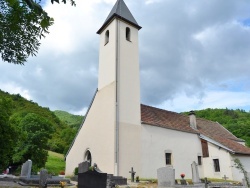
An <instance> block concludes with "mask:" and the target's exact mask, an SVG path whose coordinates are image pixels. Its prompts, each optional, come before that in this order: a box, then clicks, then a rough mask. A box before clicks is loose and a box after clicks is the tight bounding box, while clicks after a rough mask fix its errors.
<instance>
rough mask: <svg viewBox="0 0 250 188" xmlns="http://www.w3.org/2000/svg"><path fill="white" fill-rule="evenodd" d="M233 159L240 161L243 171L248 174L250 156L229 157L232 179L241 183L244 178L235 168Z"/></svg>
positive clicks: (249, 170)
mask: <svg viewBox="0 0 250 188" xmlns="http://www.w3.org/2000/svg"><path fill="white" fill-rule="evenodd" d="M235 158H238V159H239V160H240V161H241V163H242V165H243V167H244V169H245V170H246V171H247V172H250V156H249V155H231V161H232V174H233V179H234V180H236V181H242V179H243V177H244V176H243V173H242V172H240V170H239V169H237V168H236V167H235V164H234V162H233V160H234V159H235Z"/></svg>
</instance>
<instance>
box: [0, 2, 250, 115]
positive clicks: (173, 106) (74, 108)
mask: <svg viewBox="0 0 250 188" xmlns="http://www.w3.org/2000/svg"><path fill="white" fill-rule="evenodd" d="M75 1H76V4H77V5H76V7H72V6H70V5H69V3H68V4H67V5H64V4H62V3H61V4H59V5H58V4H54V5H52V4H51V3H50V1H49V0H48V1H47V0H46V1H44V2H43V7H44V9H45V10H46V11H47V12H48V13H49V15H50V16H51V17H53V18H54V20H55V23H54V25H53V26H52V27H51V28H50V33H49V34H48V35H47V36H46V38H44V39H42V41H41V47H40V49H39V52H38V54H37V56H35V57H30V58H29V59H28V61H27V62H26V63H25V65H24V66H21V65H14V64H9V63H6V62H2V61H1V60H0V89H1V90H3V91H7V92H9V93H12V94H17V93H20V94H21V95H22V96H23V97H25V98H26V99H28V100H32V101H34V102H37V103H38V104H39V105H41V106H43V107H49V108H50V109H51V110H64V111H68V112H70V113H73V114H80V115H84V114H85V112H86V110H87V108H88V106H89V104H90V102H91V99H92V97H93V95H94V93H95V90H96V88H97V79H98V61H99V57H98V56H99V35H98V34H96V32H97V30H98V29H99V28H100V27H101V26H102V24H103V23H104V21H105V19H106V18H107V16H108V14H109V12H110V11H111V9H112V7H113V6H114V4H115V2H116V0H91V1H89V0H75ZM125 3H126V4H127V6H128V7H129V9H130V11H131V13H132V14H133V16H134V17H135V19H136V21H137V23H138V24H139V25H140V26H142V29H141V30H140V31H139V51H140V54H139V58H140V79H141V80H140V81H141V102H142V103H143V104H146V105H150V106H155V107H159V108H163V109H166V110H170V111H175V112H183V111H190V110H200V109H206V108H229V109H238V108H239V109H244V110H246V111H250V1H249V0H241V1H237V0H221V1H218V0H199V1H197V0H185V1H183V0H125Z"/></svg>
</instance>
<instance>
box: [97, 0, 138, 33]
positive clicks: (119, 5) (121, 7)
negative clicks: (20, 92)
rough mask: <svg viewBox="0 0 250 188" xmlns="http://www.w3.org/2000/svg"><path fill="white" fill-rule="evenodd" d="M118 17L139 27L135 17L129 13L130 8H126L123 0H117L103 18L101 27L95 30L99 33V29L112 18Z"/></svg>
mask: <svg viewBox="0 0 250 188" xmlns="http://www.w3.org/2000/svg"><path fill="white" fill-rule="evenodd" d="M114 17H118V18H119V19H121V20H123V21H125V22H128V23H129V24H131V25H133V26H134V27H136V28H137V29H138V30H140V29H141V26H139V25H138V23H137V22H136V20H135V18H134V17H133V15H132V14H131V12H130V10H129V9H128V7H127V5H126V4H125V3H124V1H123V0H117V2H116V3H115V5H114V7H113V8H112V10H111V12H110V13H109V15H108V17H107V19H106V20H105V22H104V24H103V25H102V27H101V28H100V29H99V30H98V31H97V34H100V33H101V31H102V30H103V29H104V28H105V27H106V26H107V25H108V24H109V23H110V21H111V20H112V19H113V18H114Z"/></svg>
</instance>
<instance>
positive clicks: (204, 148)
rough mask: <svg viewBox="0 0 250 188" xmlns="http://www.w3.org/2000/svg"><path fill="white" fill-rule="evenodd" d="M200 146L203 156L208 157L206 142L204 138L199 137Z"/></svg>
mask: <svg viewBox="0 0 250 188" xmlns="http://www.w3.org/2000/svg"><path fill="white" fill-rule="evenodd" d="M201 148H202V155H203V157H209V152H208V144H207V141H206V140H203V139H201Z"/></svg>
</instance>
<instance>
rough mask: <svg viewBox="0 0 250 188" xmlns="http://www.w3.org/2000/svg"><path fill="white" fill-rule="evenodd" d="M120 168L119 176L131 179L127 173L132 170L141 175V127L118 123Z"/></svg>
mask: <svg viewBox="0 0 250 188" xmlns="http://www.w3.org/2000/svg"><path fill="white" fill-rule="evenodd" d="M119 136H120V139H119V140H120V144H119V145H120V150H119V151H120V155H119V159H120V163H119V164H120V166H119V175H121V176H124V177H127V178H131V174H130V173H129V171H130V170H131V167H133V168H134V170H135V171H136V174H139V175H140V174H141V166H140V161H141V155H140V153H141V152H140V151H141V142H140V138H141V137H140V136H141V126H140V125H134V124H128V123H120V134H119Z"/></svg>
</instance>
